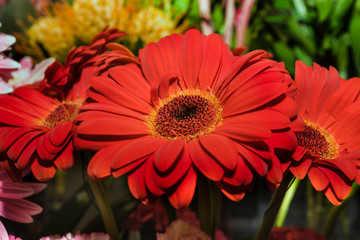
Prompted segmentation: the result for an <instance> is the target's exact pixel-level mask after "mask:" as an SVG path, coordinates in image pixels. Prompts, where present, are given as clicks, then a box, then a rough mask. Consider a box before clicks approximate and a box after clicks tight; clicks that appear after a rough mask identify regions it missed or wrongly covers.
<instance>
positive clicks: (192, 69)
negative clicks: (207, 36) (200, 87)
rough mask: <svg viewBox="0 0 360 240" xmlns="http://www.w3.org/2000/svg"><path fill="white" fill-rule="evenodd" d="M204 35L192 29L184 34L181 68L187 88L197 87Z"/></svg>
mask: <svg viewBox="0 0 360 240" xmlns="http://www.w3.org/2000/svg"><path fill="white" fill-rule="evenodd" d="M202 39H203V36H202V34H201V33H200V32H199V30H196V29H191V30H189V31H187V32H186V34H185V35H184V41H183V42H182V45H181V53H180V54H181V56H180V68H181V72H182V75H183V77H184V81H185V83H186V86H187V88H195V87H196V83H197V79H198V76H199V72H200V68H201V64H202V56H203V43H202Z"/></svg>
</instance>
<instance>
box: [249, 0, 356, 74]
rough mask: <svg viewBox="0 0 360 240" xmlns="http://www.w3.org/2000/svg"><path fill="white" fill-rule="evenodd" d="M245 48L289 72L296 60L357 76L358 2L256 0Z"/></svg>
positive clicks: (341, 0) (351, 0) (343, 0)
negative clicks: (271, 56)
mask: <svg viewBox="0 0 360 240" xmlns="http://www.w3.org/2000/svg"><path fill="white" fill-rule="evenodd" d="M248 34H249V36H248V38H247V47H248V48H249V50H252V49H259V48H262V49H266V50H268V51H270V52H272V53H273V54H274V57H275V59H278V60H280V61H283V62H285V65H286V67H287V69H288V70H289V71H290V72H291V73H294V64H295V61H296V60H301V61H303V62H305V63H306V64H308V65H312V63H313V62H317V63H318V64H320V65H322V66H325V67H328V66H334V67H335V68H337V69H338V71H339V72H340V75H341V76H342V77H344V78H347V77H352V76H359V75H360V1H359V0H271V1H261V0H260V1H257V2H256V3H255V5H254V8H253V12H252V16H251V19H250V24H249V28H248Z"/></svg>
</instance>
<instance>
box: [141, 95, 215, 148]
mask: <svg viewBox="0 0 360 240" xmlns="http://www.w3.org/2000/svg"><path fill="white" fill-rule="evenodd" d="M221 122H222V107H221V105H220V102H219V101H218V99H217V98H216V97H215V95H213V94H212V93H208V92H202V91H200V90H187V91H183V92H181V93H178V94H174V95H172V96H170V97H169V98H167V99H165V100H162V102H161V103H160V104H159V106H158V107H156V108H155V109H154V110H153V112H152V113H151V114H150V115H149V117H148V126H149V130H150V133H151V135H153V136H157V137H163V138H167V139H178V138H184V139H185V140H186V141H187V142H189V141H191V140H193V139H195V138H197V137H198V136H200V135H204V134H207V133H210V132H211V131H213V130H214V129H215V128H216V127H217V126H219V125H221Z"/></svg>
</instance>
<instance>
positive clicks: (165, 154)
mask: <svg viewBox="0 0 360 240" xmlns="http://www.w3.org/2000/svg"><path fill="white" fill-rule="evenodd" d="M184 145H185V140H184V139H177V140H171V141H167V142H165V143H164V144H162V145H161V146H160V147H159V149H158V150H157V151H156V152H155V153H154V165H155V167H156V169H157V170H159V171H160V172H166V171H167V170H168V169H169V168H170V167H171V166H172V165H173V164H174V163H175V162H176V160H177V159H178V158H179V157H180V156H181V154H182V152H183V149H184Z"/></svg>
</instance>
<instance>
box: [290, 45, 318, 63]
mask: <svg viewBox="0 0 360 240" xmlns="http://www.w3.org/2000/svg"><path fill="white" fill-rule="evenodd" d="M294 55H295V57H296V59H297V60H300V61H303V62H304V63H305V64H306V65H308V66H311V65H312V64H313V62H314V59H313V58H312V57H311V56H310V55H309V54H308V53H307V52H306V51H305V50H304V49H303V48H301V47H295V48H294Z"/></svg>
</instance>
